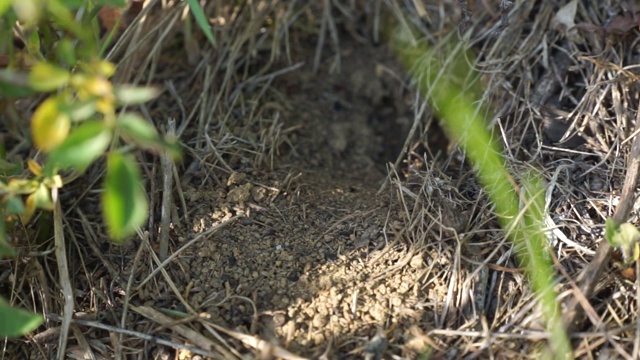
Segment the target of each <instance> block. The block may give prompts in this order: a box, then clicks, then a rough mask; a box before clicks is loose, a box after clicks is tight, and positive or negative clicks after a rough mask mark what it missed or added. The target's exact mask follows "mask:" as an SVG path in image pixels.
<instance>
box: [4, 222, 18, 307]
mask: <svg viewBox="0 0 640 360" xmlns="http://www.w3.org/2000/svg"><path fill="white" fill-rule="evenodd" d="M14 256H16V251H15V250H13V247H11V244H9V242H8V241H7V225H6V224H5V223H4V218H3V217H2V216H0V259H2V258H4V257H14ZM0 318H2V317H1V316H0Z"/></svg>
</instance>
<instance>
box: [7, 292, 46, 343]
mask: <svg viewBox="0 0 640 360" xmlns="http://www.w3.org/2000/svg"><path fill="white" fill-rule="evenodd" d="M0 319H2V321H0V337H5V336H8V337H18V336H22V335H24V334H26V333H28V332H30V331H33V330H35V329H36V328H37V327H38V326H40V324H42V321H43V319H42V316H40V315H37V314H34V313H31V312H29V311H26V310H23V309H18V308H15V307H12V306H11V305H9V303H7V301H6V300H4V299H3V298H0Z"/></svg>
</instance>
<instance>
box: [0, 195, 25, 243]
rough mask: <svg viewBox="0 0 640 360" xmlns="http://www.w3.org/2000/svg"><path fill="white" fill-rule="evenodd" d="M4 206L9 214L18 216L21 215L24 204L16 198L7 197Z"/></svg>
mask: <svg viewBox="0 0 640 360" xmlns="http://www.w3.org/2000/svg"><path fill="white" fill-rule="evenodd" d="M5 206H6V209H7V212H8V213H9V214H14V215H18V214H22V213H23V212H24V210H25V207H24V202H23V201H22V199H20V197H18V196H11V197H9V198H8V199H7V202H6V204H5ZM0 235H2V234H0Z"/></svg>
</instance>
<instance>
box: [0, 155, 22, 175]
mask: <svg viewBox="0 0 640 360" xmlns="http://www.w3.org/2000/svg"><path fill="white" fill-rule="evenodd" d="M16 168H18V165H17V164H14V163H12V162H9V161H7V160H5V159H2V158H0V171H1V172H3V173H7V172H12V171H14V170H15V169H16Z"/></svg>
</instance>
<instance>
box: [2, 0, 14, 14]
mask: <svg viewBox="0 0 640 360" xmlns="http://www.w3.org/2000/svg"><path fill="white" fill-rule="evenodd" d="M11 3H12V1H11V0H0V16H2V15H4V14H5V13H6V12H7V11H8V10H9V8H11Z"/></svg>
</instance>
